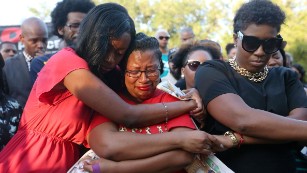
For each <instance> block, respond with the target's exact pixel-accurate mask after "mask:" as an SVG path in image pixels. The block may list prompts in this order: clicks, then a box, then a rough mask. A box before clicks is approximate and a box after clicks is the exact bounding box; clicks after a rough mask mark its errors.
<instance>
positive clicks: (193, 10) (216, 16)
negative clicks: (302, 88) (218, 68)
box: [30, 0, 307, 69]
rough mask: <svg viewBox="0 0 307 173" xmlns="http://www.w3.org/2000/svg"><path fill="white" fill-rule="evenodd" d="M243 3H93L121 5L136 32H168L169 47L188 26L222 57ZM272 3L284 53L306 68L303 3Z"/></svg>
mask: <svg viewBox="0 0 307 173" xmlns="http://www.w3.org/2000/svg"><path fill="white" fill-rule="evenodd" d="M246 1H247V0H232V1H225V0H111V1H110V0H94V2H95V3H96V4H97V5H98V4H101V3H105V2H116V3H119V4H121V5H123V6H125V7H126V8H127V10H128V12H129V14H130V16H131V17H132V18H133V19H134V21H135V25H136V30H137V32H144V33H146V34H148V35H151V36H154V34H155V31H156V30H158V29H159V28H164V29H166V30H168V31H169V33H170V35H171V39H170V42H169V48H172V47H177V46H179V35H178V33H179V31H180V29H181V28H182V27H184V26H190V27H192V28H193V30H194V33H195V35H196V37H197V39H211V40H214V41H216V42H218V43H220V45H221V47H222V50H223V54H224V56H225V52H226V51H225V46H226V44H227V43H230V42H233V40H232V30H233V27H232V19H233V17H234V14H235V12H236V10H237V9H238V8H239V7H240V6H241V4H242V3H244V2H246ZM272 1H273V2H274V3H276V4H278V5H279V6H280V7H281V8H282V9H283V10H284V11H285V13H286V16H287V19H286V23H285V25H283V26H282V29H281V35H282V36H283V38H284V39H285V40H286V41H287V46H286V51H287V52H290V53H291V54H292V55H293V57H294V60H295V62H297V63H300V64H302V65H303V66H304V67H305V69H307V34H306V31H307V29H306V28H307V0H272ZM43 9H44V8H43ZM30 10H31V11H32V12H33V13H34V14H36V15H38V16H41V17H42V18H43V16H44V15H45V16H46V14H48V15H50V11H51V10H52V9H50V10H45V9H44V10H40V11H37V10H35V9H30ZM42 11H43V13H42ZM47 11H48V12H47ZM39 13H40V14H39Z"/></svg>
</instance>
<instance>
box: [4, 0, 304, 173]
mask: <svg viewBox="0 0 307 173" xmlns="http://www.w3.org/2000/svg"><path fill="white" fill-rule="evenodd" d="M285 18H286V15H285V13H284V12H283V11H282V9H281V8H280V7H279V6H278V5H276V4H274V3H272V2H271V1H267V0H251V1H249V2H247V3H244V4H243V5H242V6H241V7H240V8H239V9H238V11H237V12H236V14H235V17H234V20H233V43H229V44H227V46H226V48H225V49H226V53H227V56H225V57H223V54H222V48H221V46H220V44H219V43H218V42H216V41H212V40H208V39H206V38H197V35H195V34H194V32H193V28H191V27H187V26H184V27H182V28H181V30H180V32H179V36H178V37H179V38H180V40H181V43H180V45H179V46H178V47H176V48H173V49H169V47H168V42H169V40H171V38H172V37H173V36H171V35H170V34H169V32H168V31H167V30H166V29H159V30H157V32H156V34H155V35H153V36H150V35H146V34H144V33H137V32H136V30H135V25H134V21H133V20H132V18H131V17H130V16H129V13H128V11H127V10H126V9H125V7H123V6H121V5H120V4H116V3H103V4H100V5H97V6H96V5H95V4H94V3H93V2H92V1H91V0H62V1H61V2H58V3H57V5H56V7H55V8H54V9H53V11H52V12H51V19H52V25H53V33H54V34H55V35H57V36H58V37H59V38H61V39H62V40H63V41H62V45H61V46H60V49H59V51H58V52H56V53H52V54H47V53H46V46H47V44H46V43H47V38H48V32H47V27H46V24H45V23H44V22H43V21H42V20H41V19H39V18H37V17H30V18H28V19H26V20H25V21H24V22H23V23H22V24H21V35H20V36H19V38H20V41H21V42H22V44H23V45H24V50H23V51H22V52H21V53H18V52H17V49H16V46H15V45H14V44H12V43H10V42H2V43H1V45H0V51H1V54H0V67H1V75H0V96H1V98H0V102H1V104H0V108H1V109H0V151H1V152H0V172H67V171H68V170H69V169H70V168H71V167H72V166H73V165H74V163H76V161H78V160H79V158H80V157H81V156H82V155H83V154H84V152H85V151H86V150H88V149H89V148H90V149H92V150H93V151H94V152H95V153H96V154H97V155H98V156H99V157H100V158H99V159H96V160H88V159H87V160H84V161H83V162H82V164H83V167H82V169H83V170H84V171H88V172H94V173H98V172H103V173H105V172H106V173H107V172H123V173H125V172H127V173H130V172H133V173H137V172H148V173H150V172H152V173H154V172H159V173H161V172H186V170H185V168H186V167H187V166H189V165H190V164H192V163H193V161H194V159H195V158H196V157H195V156H196V155H201V156H202V158H206V157H208V156H209V155H211V154H213V153H215V156H217V158H219V159H220V160H221V161H222V162H223V163H224V164H225V165H226V166H227V167H229V168H230V169H231V170H233V171H234V172H238V173H246V172H248V173H254V172H255V173H258V172H264V173H272V172H276V173H277V172H278V173H280V172H281V173H283V172H284V173H300V172H307V160H306V158H305V157H307V153H305V155H304V153H302V152H301V150H302V149H303V148H304V146H305V145H306V143H307V133H306V131H307V89H306V85H305V81H304V79H305V70H304V68H303V67H302V66H301V65H299V64H297V63H294V62H293V57H291V54H289V53H288V52H285V47H286V45H287V42H286V40H284V39H283V37H282V35H280V30H281V28H282V24H284V22H285ZM161 81H169V82H171V83H172V84H174V85H176V86H177V87H179V88H180V89H181V90H184V92H185V93H186V95H185V96H183V100H179V99H178V98H175V97H173V96H171V95H169V94H168V93H166V92H164V91H161V90H159V89H158V88H157V85H158V84H159V83H160V82H161ZM145 134H146V135H145ZM305 148H306V147H305ZM304 156H305V157H304Z"/></svg>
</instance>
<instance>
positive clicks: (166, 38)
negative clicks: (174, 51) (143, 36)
mask: <svg viewBox="0 0 307 173" xmlns="http://www.w3.org/2000/svg"><path fill="white" fill-rule="evenodd" d="M163 39H165V40H168V39H169V36H165V37H164V36H159V40H163Z"/></svg>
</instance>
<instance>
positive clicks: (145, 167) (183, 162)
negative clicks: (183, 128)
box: [84, 150, 193, 173]
mask: <svg viewBox="0 0 307 173" xmlns="http://www.w3.org/2000/svg"><path fill="white" fill-rule="evenodd" d="M170 158H172V159H170ZM192 161H193V157H191V155H190V154H189V153H187V152H184V151H177V150H174V151H169V152H166V153H162V154H159V155H156V156H153V157H149V158H146V159H140V160H127V161H121V162H113V161H110V160H106V159H103V158H102V159H99V160H96V161H93V162H91V163H90V164H89V163H85V166H84V169H85V170H87V171H90V172H92V171H93V170H92V164H94V163H99V165H100V171H101V172H103V173H109V172H110V173H114V172H121V173H144V172H146V173H167V172H174V171H178V170H181V169H183V168H184V167H186V166H187V165H189V164H190V163H192Z"/></svg>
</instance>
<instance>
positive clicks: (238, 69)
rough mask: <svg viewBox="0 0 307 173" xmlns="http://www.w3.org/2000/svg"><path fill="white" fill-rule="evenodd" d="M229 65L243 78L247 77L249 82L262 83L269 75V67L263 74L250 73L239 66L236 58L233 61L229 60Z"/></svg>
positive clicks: (265, 68)
mask: <svg viewBox="0 0 307 173" xmlns="http://www.w3.org/2000/svg"><path fill="white" fill-rule="evenodd" d="M229 64H230V66H231V67H232V68H233V69H234V70H235V71H236V72H238V73H239V74H240V75H242V76H245V77H247V79H248V80H250V81H253V82H262V81H263V80H264V79H265V78H266V77H267V76H268V73H269V69H268V67H267V66H265V67H264V70H263V71H262V72H258V73H252V72H249V71H247V70H246V69H245V68H242V67H240V66H239V65H238V63H237V62H236V57H234V58H233V59H229Z"/></svg>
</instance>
